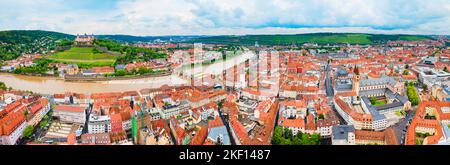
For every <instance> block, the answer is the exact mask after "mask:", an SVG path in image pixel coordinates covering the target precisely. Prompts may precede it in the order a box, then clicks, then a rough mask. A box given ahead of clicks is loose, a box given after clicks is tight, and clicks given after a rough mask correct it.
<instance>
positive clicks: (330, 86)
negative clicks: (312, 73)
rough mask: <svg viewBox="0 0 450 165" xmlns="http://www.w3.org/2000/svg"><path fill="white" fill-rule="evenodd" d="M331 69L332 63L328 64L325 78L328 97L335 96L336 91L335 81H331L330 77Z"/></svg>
mask: <svg viewBox="0 0 450 165" xmlns="http://www.w3.org/2000/svg"><path fill="white" fill-rule="evenodd" d="M330 71H331V67H330V64H328V65H327V69H326V71H325V72H326V78H325V89H326V92H327V96H328V97H333V96H334V91H333V83H332V81H331V78H330Z"/></svg>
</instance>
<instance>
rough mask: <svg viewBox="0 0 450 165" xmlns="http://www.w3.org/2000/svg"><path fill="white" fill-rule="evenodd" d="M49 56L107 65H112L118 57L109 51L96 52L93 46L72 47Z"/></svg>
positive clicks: (61, 60)
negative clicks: (108, 52)
mask: <svg viewBox="0 0 450 165" xmlns="http://www.w3.org/2000/svg"><path fill="white" fill-rule="evenodd" d="M48 58H49V59H51V60H56V61H59V62H65V63H75V64H86V65H96V66H105V65H112V64H113V63H114V62H115V61H116V58H117V57H116V56H114V55H110V54H107V53H94V48H93V47H72V48H70V49H69V50H66V51H63V52H57V53H55V54H53V55H51V56H50V57H48Z"/></svg>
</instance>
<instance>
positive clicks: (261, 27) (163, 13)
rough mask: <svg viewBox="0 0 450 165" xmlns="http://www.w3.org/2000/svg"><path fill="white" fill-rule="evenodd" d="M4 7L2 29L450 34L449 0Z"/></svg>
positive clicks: (80, 0)
mask: <svg viewBox="0 0 450 165" xmlns="http://www.w3.org/2000/svg"><path fill="white" fill-rule="evenodd" d="M0 9H1V10H2V12H1V14H0V30H13V29H30V30H31V29H46V31H57V32H63V33H66V34H77V33H78V34H83V33H89V34H91V33H93V34H102V35H108V34H124V35H132V36H192V35H205V36H217V35H260V34H268V35H271V34H304V33H317V32H324V33H326V32H330V33H367V34H407V35H449V34H450V28H449V27H450V3H449V2H448V0H428V1H422V0H395V1H392V0H345V1H339V0H314V1H312V0H311V1H306V0H305V1H298V0H215V1H205V0H152V1H148V0H108V1H104V0H76V1H75V0H20V1H17V0H2V1H0Z"/></svg>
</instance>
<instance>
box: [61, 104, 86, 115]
mask: <svg viewBox="0 0 450 165" xmlns="http://www.w3.org/2000/svg"><path fill="white" fill-rule="evenodd" d="M54 111H67V112H76V113H84V108H83V107H79V106H70V105H57V106H55V108H54Z"/></svg>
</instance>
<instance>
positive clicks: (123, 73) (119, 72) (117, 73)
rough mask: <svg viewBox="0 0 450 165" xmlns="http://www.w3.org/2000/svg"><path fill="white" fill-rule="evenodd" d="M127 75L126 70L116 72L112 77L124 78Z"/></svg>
mask: <svg viewBox="0 0 450 165" xmlns="http://www.w3.org/2000/svg"><path fill="white" fill-rule="evenodd" d="M126 74H127V71H126V70H116V71H115V73H114V75H115V76H125V75H126Z"/></svg>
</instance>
